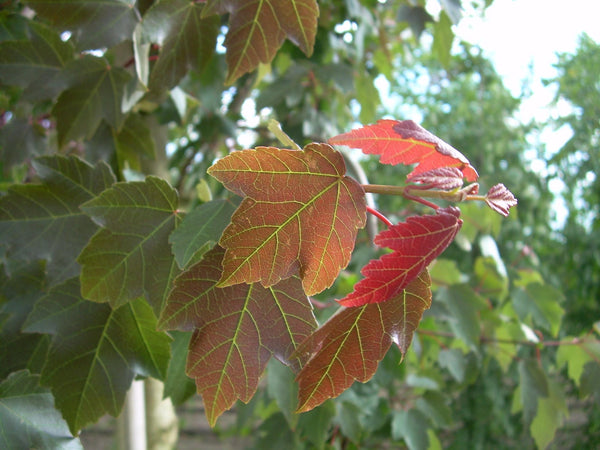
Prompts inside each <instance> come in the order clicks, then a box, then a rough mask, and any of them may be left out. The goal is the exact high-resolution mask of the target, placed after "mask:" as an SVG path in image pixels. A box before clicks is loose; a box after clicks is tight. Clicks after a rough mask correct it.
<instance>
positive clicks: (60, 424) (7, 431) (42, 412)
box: [0, 370, 83, 450]
mask: <svg viewBox="0 0 600 450" xmlns="http://www.w3.org/2000/svg"><path fill="white" fill-rule="evenodd" d="M39 380H40V377H39V375H32V374H30V373H29V372H28V371H26V370H22V371H19V372H14V373H12V374H11V375H10V376H9V377H8V378H7V379H6V380H4V381H2V383H0V447H2V448H6V449H10V448H15V449H16V448H53V449H65V450H67V449H71V450H76V449H83V446H82V445H81V442H80V441H79V438H74V437H73V436H71V433H70V432H69V428H68V427H67V424H66V422H65V421H64V419H63V418H62V417H61V416H60V413H59V412H58V411H57V410H56V409H55V408H54V399H53V398H52V394H51V393H50V391H49V390H48V389H46V388H43V387H40V384H39Z"/></svg>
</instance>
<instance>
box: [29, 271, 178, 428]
mask: <svg viewBox="0 0 600 450" xmlns="http://www.w3.org/2000/svg"><path fill="white" fill-rule="evenodd" d="M24 329H25V331H27V332H38V333H48V334H51V335H53V338H52V344H51V347H50V350H49V352H48V358H47V360H46V364H45V365H44V368H43V370H42V378H41V383H42V385H44V386H49V387H50V388H51V389H52V393H53V394H54V397H55V398H56V407H57V408H58V409H59V410H60V411H61V413H62V415H63V417H64V418H65V419H66V421H67V423H68V424H69V429H70V430H71V432H72V433H76V432H78V431H79V430H80V429H81V428H83V427H84V426H86V425H88V424H90V423H93V422H95V421H97V420H98V419H99V418H100V417H101V416H102V415H104V414H106V413H109V414H111V415H113V416H117V415H118V414H119V413H120V411H121V408H122V406H123V402H124V400H125V394H126V392H127V390H128V389H129V387H130V385H131V382H132V381H133V378H134V377H135V376H136V375H142V376H151V377H154V378H157V379H163V378H164V376H165V373H166V369H167V364H168V362H169V357H170V355H169V343H170V338H169V337H168V336H167V335H166V334H164V333H161V332H158V331H156V317H155V316H154V314H153V312H152V309H151V308H150V306H149V305H148V303H147V302H145V301H144V300H143V299H141V298H139V299H136V300H134V301H132V302H129V303H128V304H126V305H124V306H122V307H121V308H118V309H111V308H110V306H108V305H105V304H98V303H93V302H89V301H87V300H84V299H82V298H81V294H80V286H79V280H78V279H77V278H72V279H70V280H67V281H66V282H65V283H63V284H61V285H58V286H56V287H54V288H52V289H51V290H50V292H49V293H48V295H47V296H45V297H43V298H42V299H40V300H39V301H38V303H37V304H36V305H35V308H34V310H33V312H32V313H31V315H30V316H29V318H28V320H27V323H26V324H25V328H24Z"/></svg>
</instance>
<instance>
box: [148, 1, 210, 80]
mask: <svg viewBox="0 0 600 450" xmlns="http://www.w3.org/2000/svg"><path fill="white" fill-rule="evenodd" d="M203 9H204V5H203V4H202V3H199V2H190V1H188V0H163V1H160V2H157V3H155V4H154V5H153V6H152V8H150V9H149V10H148V12H146V14H145V15H144V19H143V20H142V23H141V41H142V42H143V43H148V42H152V43H156V44H158V45H160V46H161V50H160V53H159V56H158V60H157V61H156V63H155V64H154V66H153V67H152V71H151V72H150V80H149V83H148V85H149V88H150V89H151V90H153V91H163V90H167V89H171V88H172V87H174V86H176V85H177V84H178V83H179V81H180V80H181V78H183V77H184V76H185V74H186V73H187V72H188V71H189V70H190V69H194V70H196V71H198V72H201V71H202V70H203V69H204V68H205V67H206V65H207V63H208V61H209V60H210V58H211V57H212V55H213V53H214V50H215V44H216V42H217V35H218V34H219V26H220V24H221V21H220V19H219V17H218V16H210V17H202V11H203Z"/></svg>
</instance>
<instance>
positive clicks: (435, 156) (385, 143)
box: [328, 120, 478, 181]
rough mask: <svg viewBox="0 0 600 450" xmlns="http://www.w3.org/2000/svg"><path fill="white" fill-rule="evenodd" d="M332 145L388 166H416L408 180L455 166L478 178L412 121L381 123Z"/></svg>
mask: <svg viewBox="0 0 600 450" xmlns="http://www.w3.org/2000/svg"><path fill="white" fill-rule="evenodd" d="M328 142H329V143H330V144H333V145H347V146H348V147H352V148H360V149H361V150H362V151H363V152H364V153H367V154H373V155H381V160H380V161H381V162H382V163H385V164H391V165H396V164H415V163H417V164H418V165H417V167H415V169H414V170H413V171H412V172H411V173H410V174H409V176H408V177H409V178H410V177H412V176H415V175H418V174H421V173H424V172H428V171H430V170H432V169H439V168H441V167H456V168H458V169H459V170H460V171H461V173H462V175H463V177H464V178H466V179H467V180H468V181H475V180H477V178H478V175H477V172H476V171H475V169H474V168H473V167H472V166H471V164H470V163H469V161H468V160H467V158H465V157H464V155H463V154H462V153H460V152H459V151H458V150H456V149H455V148H454V147H452V146H451V145H449V144H447V143H446V142H444V141H442V140H441V139H440V138H438V137H437V136H435V135H434V134H432V133H430V132H429V131H427V130H426V129H425V128H423V127H421V126H420V125H418V124H416V123H415V122H413V121H412V120H403V121H398V120H380V121H378V122H377V123H376V124H375V125H368V126H365V127H362V128H358V129H356V130H352V131H350V132H348V133H344V134H340V135H339V136H335V137H333V138H331V139H329V141H328Z"/></svg>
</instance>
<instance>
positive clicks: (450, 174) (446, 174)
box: [408, 167, 463, 191]
mask: <svg viewBox="0 0 600 450" xmlns="http://www.w3.org/2000/svg"><path fill="white" fill-rule="evenodd" d="M413 173H414V172H413ZM408 181H410V182H411V183H419V184H420V185H422V186H423V187H424V188H425V187H426V188H427V189H441V190H443V191H451V190H453V189H458V188H460V187H461V186H462V185H463V174H462V172H461V171H460V169H458V168H457V167H440V168H439V169H433V170H429V171H427V172H423V173H420V174H416V175H415V174H413V175H411V176H409V177H408Z"/></svg>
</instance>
